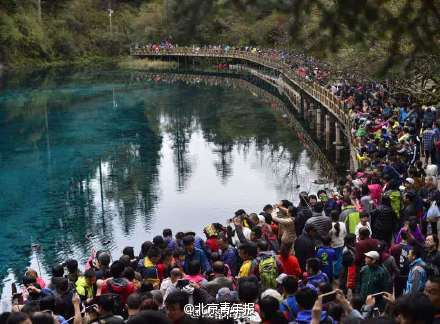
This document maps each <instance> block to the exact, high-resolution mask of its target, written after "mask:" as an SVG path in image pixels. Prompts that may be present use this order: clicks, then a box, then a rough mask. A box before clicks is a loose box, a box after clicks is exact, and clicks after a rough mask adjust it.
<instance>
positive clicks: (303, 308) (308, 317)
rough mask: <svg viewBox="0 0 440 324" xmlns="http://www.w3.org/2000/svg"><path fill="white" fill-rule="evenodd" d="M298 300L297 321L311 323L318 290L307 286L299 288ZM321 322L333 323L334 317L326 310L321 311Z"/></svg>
mask: <svg viewBox="0 0 440 324" xmlns="http://www.w3.org/2000/svg"><path fill="white" fill-rule="evenodd" d="M295 298H296V302H297V304H298V308H299V312H298V315H297V316H296V323H298V324H309V323H311V322H312V308H313V305H314V304H315V301H316V299H317V298H318V296H317V293H316V291H314V290H313V289H311V288H308V287H305V288H302V289H301V290H299V291H298V292H297V293H296V295H295ZM319 323H322V324H324V323H329V324H330V323H333V319H332V318H331V317H330V316H328V314H327V312H326V311H325V310H322V311H321V318H320V321H319Z"/></svg>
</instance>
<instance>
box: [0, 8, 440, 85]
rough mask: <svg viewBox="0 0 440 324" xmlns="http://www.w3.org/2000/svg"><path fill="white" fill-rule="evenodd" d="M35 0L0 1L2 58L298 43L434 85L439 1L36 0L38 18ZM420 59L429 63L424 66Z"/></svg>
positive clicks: (345, 63)
mask: <svg viewBox="0 0 440 324" xmlns="http://www.w3.org/2000/svg"><path fill="white" fill-rule="evenodd" d="M37 3H38V2H37V1H36V0H1V1H0V63H7V64H11V65H14V64H24V63H29V62H40V63H43V62H44V63H45V64H47V63H50V62H60V61H63V60H64V61H72V60H82V58H87V57H96V56H120V55H125V54H127V53H128V48H129V46H130V44H134V43H147V42H159V41H161V40H164V39H171V40H172V41H173V42H174V43H178V44H179V45H192V44H230V45H255V46H263V47H264V46H266V47H269V46H270V47H277V46H280V47H281V46H282V47H283V48H286V47H289V48H296V49H299V50H301V51H305V52H308V53H311V54H313V55H314V56H317V57H318V58H320V59H325V60H328V61H330V62H331V63H332V65H333V66H334V67H335V68H336V69H337V70H341V71H344V70H349V71H355V72H357V73H359V74H361V75H365V76H366V77H368V76H371V75H373V74H376V75H378V73H380V72H382V74H381V75H382V76H385V73H387V74H389V73H390V72H393V73H395V75H398V76H399V77H405V76H408V75H409V76H410V77H412V76H413V75H414V71H415V70H416V71H423V70H424V71H427V73H425V75H424V76H423V79H426V80H430V82H428V84H431V83H432V82H434V83H435V84H436V85H438V68H437V67H438V62H439V59H438V57H439V52H440V48H439V46H440V38H439V37H440V36H439V35H440V30H439V26H440V21H439V19H440V18H439V12H440V2H439V1H424V0H387V1H381V0H371V1H370V0H356V1H353V0H337V1H335V0H316V1H309V0H56V1H52V0H41V11H42V19H41V20H40V19H39V18H38V10H37ZM109 4H111V6H112V9H113V10H114V12H113V16H112V23H113V28H112V31H111V32H110V28H109V22H110V21H109V15H108V11H107V9H108V5H109ZM431 58H433V59H431ZM426 59H428V61H429V62H434V63H435V68H429V69H420V66H425V65H426V64H425V65H423V64H422V65H420V62H424V61H426ZM418 74H420V73H418ZM417 78H420V77H419V75H417Z"/></svg>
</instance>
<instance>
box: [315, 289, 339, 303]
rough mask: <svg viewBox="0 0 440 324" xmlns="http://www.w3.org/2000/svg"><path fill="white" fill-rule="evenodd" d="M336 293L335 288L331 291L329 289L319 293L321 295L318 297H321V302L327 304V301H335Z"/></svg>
mask: <svg viewBox="0 0 440 324" xmlns="http://www.w3.org/2000/svg"><path fill="white" fill-rule="evenodd" d="M336 293H337V290H333V291H330V292H328V293H325V294H321V295H319V297H321V298H322V303H323V304H327V303H330V302H333V301H335V299H336Z"/></svg>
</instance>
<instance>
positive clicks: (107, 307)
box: [90, 261, 124, 324]
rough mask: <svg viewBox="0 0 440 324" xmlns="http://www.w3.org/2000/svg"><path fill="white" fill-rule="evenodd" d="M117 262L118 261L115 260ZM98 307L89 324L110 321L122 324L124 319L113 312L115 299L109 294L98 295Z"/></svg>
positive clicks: (114, 323)
mask: <svg viewBox="0 0 440 324" xmlns="http://www.w3.org/2000/svg"><path fill="white" fill-rule="evenodd" d="M115 262H118V261H115ZM97 305H98V309H97V310H96V311H97V317H96V318H94V319H91V321H90V323H91V324H101V323H109V324H110V323H111V324H123V323H124V319H123V318H122V316H120V315H116V314H114V313H113V312H114V310H115V299H114V298H113V296H112V295H111V294H103V295H101V296H99V298H98V300H97Z"/></svg>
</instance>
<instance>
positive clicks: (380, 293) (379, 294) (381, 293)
mask: <svg viewBox="0 0 440 324" xmlns="http://www.w3.org/2000/svg"><path fill="white" fill-rule="evenodd" d="M385 294H386V292H385V291H381V292H378V293H375V294H372V295H371V296H372V297H376V296H382V295H385Z"/></svg>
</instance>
